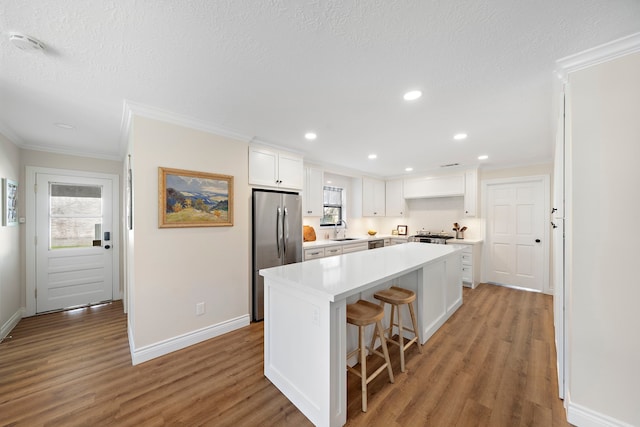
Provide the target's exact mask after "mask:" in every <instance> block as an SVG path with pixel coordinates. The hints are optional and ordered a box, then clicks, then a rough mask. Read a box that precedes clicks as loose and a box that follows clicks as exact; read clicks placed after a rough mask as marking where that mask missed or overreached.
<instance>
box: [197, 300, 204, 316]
mask: <svg viewBox="0 0 640 427" xmlns="http://www.w3.org/2000/svg"><path fill="white" fill-rule="evenodd" d="M204 311H205V310H204V303H203V302H199V303H197V304H196V316H202V315H203V314H204Z"/></svg>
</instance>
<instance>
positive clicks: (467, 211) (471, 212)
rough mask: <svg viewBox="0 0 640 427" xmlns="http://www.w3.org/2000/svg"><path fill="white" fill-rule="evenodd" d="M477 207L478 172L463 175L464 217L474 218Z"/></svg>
mask: <svg viewBox="0 0 640 427" xmlns="http://www.w3.org/2000/svg"><path fill="white" fill-rule="evenodd" d="M477 206H478V171H475V170H474V171H468V172H465V174H464V215H465V216H476V215H477Z"/></svg>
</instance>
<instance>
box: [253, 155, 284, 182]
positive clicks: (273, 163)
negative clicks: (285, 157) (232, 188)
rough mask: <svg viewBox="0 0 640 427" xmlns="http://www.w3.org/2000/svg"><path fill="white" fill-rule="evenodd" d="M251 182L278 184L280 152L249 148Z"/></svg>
mask: <svg viewBox="0 0 640 427" xmlns="http://www.w3.org/2000/svg"><path fill="white" fill-rule="evenodd" d="M249 184H252V185H268V186H270V187H274V186H277V185H278V153H276V152H274V151H269V150H265V149H262V148H253V147H250V148H249Z"/></svg>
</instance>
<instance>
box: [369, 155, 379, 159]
mask: <svg viewBox="0 0 640 427" xmlns="http://www.w3.org/2000/svg"><path fill="white" fill-rule="evenodd" d="M377 158H378V155H377V154H369V159H370V160H373V159H377Z"/></svg>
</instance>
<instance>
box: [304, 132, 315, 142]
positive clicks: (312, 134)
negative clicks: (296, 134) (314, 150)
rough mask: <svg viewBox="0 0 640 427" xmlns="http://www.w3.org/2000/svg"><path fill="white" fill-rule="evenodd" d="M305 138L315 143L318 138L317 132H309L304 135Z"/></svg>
mask: <svg viewBox="0 0 640 427" xmlns="http://www.w3.org/2000/svg"><path fill="white" fill-rule="evenodd" d="M304 137H305V138H307V139H308V140H309V141H313V140H314V139H316V138H317V137H318V135H316V134H315V132H307V133H305V134H304Z"/></svg>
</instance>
